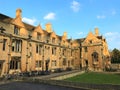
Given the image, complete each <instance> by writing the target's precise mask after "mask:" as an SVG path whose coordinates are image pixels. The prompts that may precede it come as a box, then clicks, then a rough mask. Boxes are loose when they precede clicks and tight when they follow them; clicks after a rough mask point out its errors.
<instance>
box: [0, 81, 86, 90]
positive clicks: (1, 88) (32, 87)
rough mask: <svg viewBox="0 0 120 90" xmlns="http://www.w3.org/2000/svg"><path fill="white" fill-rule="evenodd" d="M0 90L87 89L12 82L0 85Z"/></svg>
mask: <svg viewBox="0 0 120 90" xmlns="http://www.w3.org/2000/svg"><path fill="white" fill-rule="evenodd" d="M0 90H86V89H82V88H81V89H80V88H79V89H77V88H70V87H63V86H55V85H48V84H37V83H25V82H11V83H7V84H2V85H0Z"/></svg>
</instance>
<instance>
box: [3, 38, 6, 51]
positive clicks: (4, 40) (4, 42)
mask: <svg viewBox="0 0 120 90" xmlns="http://www.w3.org/2000/svg"><path fill="white" fill-rule="evenodd" d="M5 46H6V39H3V51H5Z"/></svg>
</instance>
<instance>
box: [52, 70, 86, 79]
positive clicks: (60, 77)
mask: <svg viewBox="0 0 120 90" xmlns="http://www.w3.org/2000/svg"><path fill="white" fill-rule="evenodd" d="M84 72H85V71H80V72H75V73H71V74H66V75H62V76H58V77H53V78H51V80H64V79H66V78H70V77H73V76H76V75H80V74H83V73H84Z"/></svg>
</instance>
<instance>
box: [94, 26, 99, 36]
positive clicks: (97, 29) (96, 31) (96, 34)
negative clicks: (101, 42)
mask: <svg viewBox="0 0 120 90" xmlns="http://www.w3.org/2000/svg"><path fill="white" fill-rule="evenodd" d="M95 36H99V28H95Z"/></svg>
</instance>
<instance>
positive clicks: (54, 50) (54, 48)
mask: <svg viewBox="0 0 120 90" xmlns="http://www.w3.org/2000/svg"><path fill="white" fill-rule="evenodd" d="M52 54H53V55H56V47H52Z"/></svg>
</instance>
